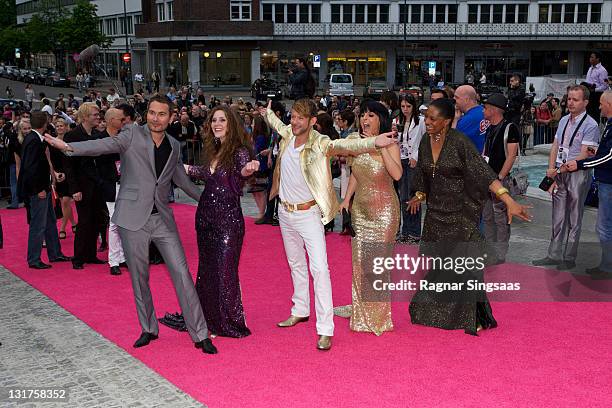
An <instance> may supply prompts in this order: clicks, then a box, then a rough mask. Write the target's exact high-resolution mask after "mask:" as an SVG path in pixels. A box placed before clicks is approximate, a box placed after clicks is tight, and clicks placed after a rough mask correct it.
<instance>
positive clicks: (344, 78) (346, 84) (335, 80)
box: [329, 74, 355, 96]
mask: <svg viewBox="0 0 612 408" xmlns="http://www.w3.org/2000/svg"><path fill="white" fill-rule="evenodd" d="M329 94H330V95H331V96H355V91H354V89H353V76H352V75H351V74H331V75H330V76H329Z"/></svg>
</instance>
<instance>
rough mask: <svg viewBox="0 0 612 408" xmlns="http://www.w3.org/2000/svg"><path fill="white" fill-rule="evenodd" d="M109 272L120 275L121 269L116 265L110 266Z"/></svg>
mask: <svg viewBox="0 0 612 408" xmlns="http://www.w3.org/2000/svg"><path fill="white" fill-rule="evenodd" d="M110 274H111V275H121V269H119V267H118V266H111V267H110Z"/></svg>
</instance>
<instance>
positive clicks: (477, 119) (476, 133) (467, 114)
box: [454, 85, 489, 153]
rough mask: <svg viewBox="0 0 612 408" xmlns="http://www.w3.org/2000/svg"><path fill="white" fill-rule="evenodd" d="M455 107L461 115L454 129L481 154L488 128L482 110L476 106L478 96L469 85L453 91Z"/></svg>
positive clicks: (479, 106)
mask: <svg viewBox="0 0 612 408" xmlns="http://www.w3.org/2000/svg"><path fill="white" fill-rule="evenodd" d="M454 98H455V107H456V108H457V109H458V110H459V111H461V113H462V114H463V115H462V116H461V118H460V119H459V121H458V122H457V126H456V129H457V130H458V131H460V132H462V133H463V134H465V135H466V136H467V137H468V138H469V139H470V140H471V141H472V143H474V145H475V146H476V149H477V150H478V151H479V152H480V153H482V152H483V149H484V142H485V137H486V133H487V128H488V127H489V122H488V121H487V120H485V118H484V109H483V107H482V106H481V105H479V104H478V95H477V94H476V90H475V89H474V87H473V86H471V85H461V86H460V87H459V88H457V90H456V91H455V96H454Z"/></svg>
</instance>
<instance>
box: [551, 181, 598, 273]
mask: <svg viewBox="0 0 612 408" xmlns="http://www.w3.org/2000/svg"><path fill="white" fill-rule="evenodd" d="M556 182H557V188H558V189H557V192H556V193H555V194H553V196H552V202H553V213H552V237H551V240H550V245H549V247H548V257H549V258H551V259H554V260H557V261H575V260H576V256H577V255H578V244H579V243H580V230H581V229H582V215H583V214H584V200H586V196H587V194H588V193H589V188H590V186H591V172H590V171H587V170H579V171H576V172H574V173H563V174H559V175H557V178H556Z"/></svg>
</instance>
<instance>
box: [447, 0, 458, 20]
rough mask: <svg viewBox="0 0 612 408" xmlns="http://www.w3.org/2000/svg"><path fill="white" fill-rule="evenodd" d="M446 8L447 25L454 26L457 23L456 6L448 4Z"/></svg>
mask: <svg viewBox="0 0 612 408" xmlns="http://www.w3.org/2000/svg"><path fill="white" fill-rule="evenodd" d="M446 7H448V23H451V24H455V23H456V22H457V5H456V4H449V5H448V6H446Z"/></svg>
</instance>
